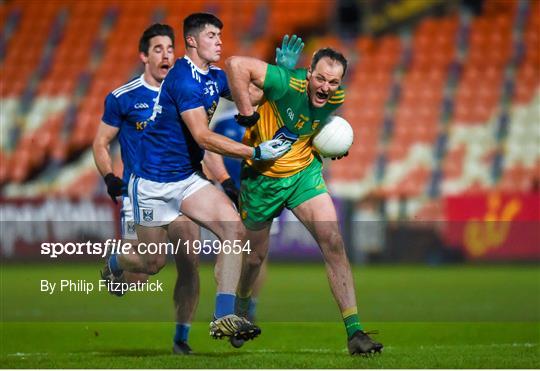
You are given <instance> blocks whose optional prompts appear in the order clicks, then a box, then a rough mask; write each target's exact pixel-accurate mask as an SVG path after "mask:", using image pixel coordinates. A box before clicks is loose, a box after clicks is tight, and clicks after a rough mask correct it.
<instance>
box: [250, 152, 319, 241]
mask: <svg viewBox="0 0 540 371" xmlns="http://www.w3.org/2000/svg"><path fill="white" fill-rule="evenodd" d="M241 179H242V181H241V186H240V215H241V217H242V221H243V222H244V225H245V226H246V228H248V229H250V230H259V229H262V228H264V227H265V226H266V225H268V223H270V222H271V221H272V219H273V218H275V217H276V216H278V215H279V214H280V213H281V211H282V210H283V208H284V207H286V208H287V209H294V208H295V207H297V206H299V205H300V204H302V203H303V202H305V201H307V200H309V199H311V198H313V197H315V196H318V195H320V194H323V193H327V192H328V190H327V188H326V184H325V182H324V179H323V176H322V163H321V161H320V160H319V159H318V158H315V159H314V160H313V161H312V162H311V164H309V166H308V167H306V168H305V169H304V170H302V171H300V172H298V173H296V174H294V175H292V176H290V177H287V178H272V177H269V176H265V175H262V174H260V173H258V172H257V171H255V170H254V169H253V168H252V167H250V166H249V165H247V164H244V166H243V168H242V178H241Z"/></svg>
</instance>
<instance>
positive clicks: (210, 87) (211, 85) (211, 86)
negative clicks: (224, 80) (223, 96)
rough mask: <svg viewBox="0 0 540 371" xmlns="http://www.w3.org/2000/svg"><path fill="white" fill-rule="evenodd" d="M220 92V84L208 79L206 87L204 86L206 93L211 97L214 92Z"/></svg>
mask: <svg viewBox="0 0 540 371" xmlns="http://www.w3.org/2000/svg"><path fill="white" fill-rule="evenodd" d="M217 93H219V89H218V84H217V82H215V81H207V82H206V87H205V88H204V95H210V96H211V97H212V96H214V94H217Z"/></svg>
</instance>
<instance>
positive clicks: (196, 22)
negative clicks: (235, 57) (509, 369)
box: [184, 13, 223, 40]
mask: <svg viewBox="0 0 540 371" xmlns="http://www.w3.org/2000/svg"><path fill="white" fill-rule="evenodd" d="M207 24H209V25H212V26H216V27H217V28H219V29H220V30H221V29H222V28H223V22H221V21H220V19H219V18H218V17H216V16H215V15H213V14H210V13H193V14H190V15H188V16H187V17H186V18H185V19H184V40H185V39H186V38H187V37H188V35H192V36H195V34H198V33H199V32H201V31H202V30H203V28H204V27H205V26H206V25H207Z"/></svg>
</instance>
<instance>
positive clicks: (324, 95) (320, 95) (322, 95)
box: [315, 91, 328, 101]
mask: <svg viewBox="0 0 540 371" xmlns="http://www.w3.org/2000/svg"><path fill="white" fill-rule="evenodd" d="M315 96H316V97H317V99H318V100H321V101H323V100H327V99H328V93H323V92H319V91H318V92H316V93H315Z"/></svg>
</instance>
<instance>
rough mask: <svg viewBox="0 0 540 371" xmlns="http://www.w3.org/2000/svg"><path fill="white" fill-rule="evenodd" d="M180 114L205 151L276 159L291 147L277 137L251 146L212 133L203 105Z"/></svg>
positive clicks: (260, 158) (256, 158)
mask: <svg viewBox="0 0 540 371" xmlns="http://www.w3.org/2000/svg"><path fill="white" fill-rule="evenodd" d="M181 115H182V120H183V121H184V122H185V123H186V125H187V127H188V129H189V131H190V132H191V135H192V136H193V139H195V141H196V142H197V144H198V145H199V146H200V147H201V148H203V149H205V150H207V151H212V152H215V153H219V154H220V155H224V156H229V157H239V158H243V159H254V160H276V159H278V158H280V157H281V156H283V155H284V154H285V153H287V152H288V151H289V150H290V149H291V144H290V142H288V141H287V142H284V143H282V141H281V140H279V139H276V140H268V141H266V142H263V143H261V144H260V145H258V146H257V147H255V148H253V147H250V146H246V145H245V144H242V143H239V142H236V141H234V140H232V139H229V138H227V137H226V136H223V135H220V134H217V133H214V132H213V131H212V130H210V129H209V128H208V116H207V115H206V111H205V110H204V108H203V107H197V108H193V109H190V110H187V111H184V112H182V114H181Z"/></svg>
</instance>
